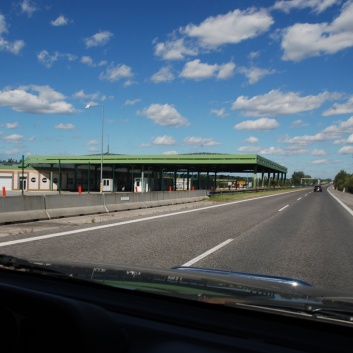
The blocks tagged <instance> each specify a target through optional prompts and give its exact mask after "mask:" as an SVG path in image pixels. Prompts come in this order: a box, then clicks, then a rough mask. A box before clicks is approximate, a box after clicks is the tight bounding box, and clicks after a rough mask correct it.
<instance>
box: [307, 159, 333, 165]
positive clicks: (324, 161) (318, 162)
mask: <svg viewBox="0 0 353 353" xmlns="http://www.w3.org/2000/svg"><path fill="white" fill-rule="evenodd" d="M311 163H312V164H327V163H329V161H328V160H327V159H314V160H313V161H312V162H311Z"/></svg>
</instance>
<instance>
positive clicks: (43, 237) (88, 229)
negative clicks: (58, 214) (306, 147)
mask: <svg viewBox="0 0 353 353" xmlns="http://www.w3.org/2000/svg"><path fill="white" fill-rule="evenodd" d="M290 192H293V191H288V192H283V193H281V194H274V195H266V196H259V197H254V198H252V199H246V200H239V201H233V202H227V203H222V204H219V205H212V206H206V207H202V208H196V209H192V210H185V211H179V212H173V213H168V214H162V215H158V216H151V217H145V218H139V219H134V220H131V221H123V222H118V223H112V224H105V225H101V226H95V227H89V228H84V229H78V230H69V231H66V232H60V233H53V234H47V235H39V236H36V237H31V238H26V239H20V240H12V241H6V242H3V243H0V247H3V246H8V245H15V244H21V243H28V242H31V241H36V240H43V239H50V238H55V237H61V236H65V235H69V234H77V233H84V232H90V231H93V230H98V229H104V228H111V227H117V226H121V225H125V224H131V223H137V222H143V221H147V220H151V219H158V218H164V217H172V216H176V215H179V214H184V213H190V212H198V211H203V210H207V209H210V208H215V207H224V206H230V205H234V204H237V203H242V202H250V201H256V200H258V199H263V198H266V197H273V196H279V195H283V194H287V193H290Z"/></svg>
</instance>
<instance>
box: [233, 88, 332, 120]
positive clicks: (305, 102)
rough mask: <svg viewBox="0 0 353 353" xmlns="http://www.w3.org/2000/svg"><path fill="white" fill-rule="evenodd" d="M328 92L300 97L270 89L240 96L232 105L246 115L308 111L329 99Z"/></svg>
mask: <svg viewBox="0 0 353 353" xmlns="http://www.w3.org/2000/svg"><path fill="white" fill-rule="evenodd" d="M330 98H331V95H330V94H329V93H328V92H323V93H320V94H318V95H316V96H304V97H301V96H300V95H299V93H297V92H287V93H283V92H281V91H279V90H272V91H270V92H269V93H267V94H264V95H262V96H254V97H252V98H250V99H249V98H248V97H245V96H240V97H238V98H237V99H236V101H235V102H234V103H233V105H232V109H233V110H241V111H243V113H244V115H246V116H264V115H265V116H271V115H272V116H278V115H289V114H297V113H300V112H304V111H310V110H313V109H316V108H318V107H320V106H321V104H322V103H323V102H325V101H326V100H328V99H330Z"/></svg>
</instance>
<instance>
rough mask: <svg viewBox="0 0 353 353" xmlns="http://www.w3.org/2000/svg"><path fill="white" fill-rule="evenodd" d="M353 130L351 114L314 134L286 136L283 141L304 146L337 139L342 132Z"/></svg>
mask: <svg viewBox="0 0 353 353" xmlns="http://www.w3.org/2000/svg"><path fill="white" fill-rule="evenodd" d="M352 130H353V116H352V117H350V118H349V119H347V120H346V121H341V122H339V123H338V124H336V125H331V126H328V127H327V128H325V129H323V130H322V131H320V132H318V133H317V134H314V135H304V136H295V137H292V138H286V139H285V140H284V141H283V142H285V143H288V144H297V145H301V146H306V145H309V144H311V143H314V142H323V141H330V140H336V141H338V140H339V139H340V137H341V136H342V134H344V133H347V132H349V131H352Z"/></svg>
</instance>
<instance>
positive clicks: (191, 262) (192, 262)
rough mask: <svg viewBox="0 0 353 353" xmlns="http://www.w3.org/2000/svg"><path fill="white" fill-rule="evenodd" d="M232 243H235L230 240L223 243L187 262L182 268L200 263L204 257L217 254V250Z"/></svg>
mask: <svg viewBox="0 0 353 353" xmlns="http://www.w3.org/2000/svg"><path fill="white" fill-rule="evenodd" d="M231 241H233V239H228V240H226V241H224V242H223V243H221V244H219V245H217V246H215V247H214V248H212V249H210V250H208V251H206V252H204V253H203V254H201V255H199V256H197V257H195V258H194V259H192V260H190V261H188V262H186V263H185V264H184V265H182V266H191V265H193V264H194V263H195V262H198V261H200V260H202V259H203V258H204V257H206V256H208V255H210V254H212V253H213V252H215V251H216V250H218V249H220V248H222V247H223V246H226V245H227V244H229V243H230V242H231Z"/></svg>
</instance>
